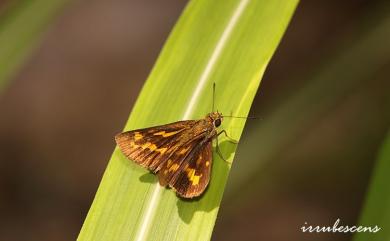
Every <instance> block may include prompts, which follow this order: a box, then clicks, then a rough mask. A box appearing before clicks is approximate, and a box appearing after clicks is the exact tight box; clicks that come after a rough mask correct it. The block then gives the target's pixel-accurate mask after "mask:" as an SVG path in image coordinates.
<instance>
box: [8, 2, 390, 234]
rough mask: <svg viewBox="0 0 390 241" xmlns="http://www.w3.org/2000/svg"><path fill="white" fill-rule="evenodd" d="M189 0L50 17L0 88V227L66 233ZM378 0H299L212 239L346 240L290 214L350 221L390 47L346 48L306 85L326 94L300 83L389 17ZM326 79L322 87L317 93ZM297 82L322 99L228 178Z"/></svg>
mask: <svg viewBox="0 0 390 241" xmlns="http://www.w3.org/2000/svg"><path fill="white" fill-rule="evenodd" d="M6 2H7V1H6ZM6 2H3V3H2V4H0V8H1V9H2V11H0V18H1V16H2V15H1V13H4V12H6V11H7V4H6ZM4 3H5V4H4ZM185 4H186V2H184V1H178V0H165V1H145V0H143V1H141V0H128V1H121V0H112V1H103V0H85V1H76V0H75V1H71V2H70V4H68V5H66V6H65V7H64V8H63V9H62V10H61V12H59V13H58V16H57V17H56V18H54V19H53V21H52V23H51V24H50V26H49V27H48V29H47V31H46V32H45V33H44V36H43V38H42V39H41V41H40V43H39V44H38V47H37V48H36V49H35V50H34V51H33V52H32V54H31V55H30V56H29V58H28V59H27V60H26V61H25V63H24V65H23V66H22V67H21V68H20V69H19V70H18V71H17V73H16V74H15V75H13V77H12V79H11V81H10V84H9V85H8V86H7V88H6V89H5V90H3V91H2V93H1V94H0V116H1V117H0V192H1V194H0V195H1V196H0V213H1V218H0V240H75V239H76V237H77V235H78V232H79V230H80V228H81V225H82V223H83V221H84V218H85V216H86V214H87V212H88V209H89V206H90V204H91V202H92V200H93V198H94V194H95V192H96V190H97V187H98V185H99V182H100V179H101V177H102V174H103V172H104V169H105V167H106V165H107V162H108V160H109V158H110V155H111V153H112V151H113V149H114V146H115V144H114V140H113V136H114V135H115V134H117V133H118V132H119V131H121V130H122V128H123V126H124V124H125V122H126V120H127V117H128V115H129V113H130V110H131V108H132V106H133V104H134V101H135V100H136V98H137V95H138V93H139V91H140V89H141V87H142V85H143V82H144V81H145V79H146V78H147V76H148V74H149V72H150V70H151V68H152V66H153V64H154V62H155V61H156V58H157V56H158V53H159V51H160V49H161V47H162V46H163V44H164V41H165V40H166V38H167V37H168V34H169V32H170V31H171V29H172V27H173V25H174V23H175V22H176V20H177V19H178V17H179V15H180V13H181V11H182V10H183V8H184V6H185ZM387 6H388V5H387V4H386V3H385V1H369V0H346V1H328V0H327V1H325V0H319V1H302V2H301V3H300V4H299V6H298V8H297V10H296V12H295V15H294V17H293V19H292V21H291V23H290V26H289V28H288V30H287V32H286V34H285V36H284V38H283V40H282V42H281V44H280V46H279V48H278V49H277V52H276V54H275V56H274V57H273V59H272V61H271V63H270V65H269V66H268V68H267V71H266V73H265V76H264V78H263V80H262V83H261V87H260V89H259V92H258V93H257V96H256V99H255V101H254V103H253V106H252V110H251V115H254V116H258V117H261V121H248V125H247V127H246V129H245V132H244V136H243V139H242V144H241V145H239V147H238V155H237V158H236V159H235V160H236V162H235V163H234V166H233V171H232V178H231V179H230V180H229V183H228V190H227V193H226V195H225V198H224V199H223V201H222V204H221V209H220V212H219V215H218V219H217V223H216V228H215V230H214V234H213V240H268V241H278V240H281V241H282V240H350V238H351V234H329V233H325V234H303V233H302V232H301V231H300V227H301V226H302V225H304V222H308V223H309V224H312V225H322V226H323V225H327V226H332V225H333V223H334V222H335V220H336V219H337V218H340V219H341V222H342V223H343V224H346V225H353V224H356V223H357V222H358V217H359V213H360V211H361V208H362V205H363V201H364V197H365V193H366V190H367V187H368V184H369V178H370V174H371V171H372V167H373V166H374V164H375V160H376V156H377V152H378V149H379V148H380V145H381V143H382V141H383V138H384V136H385V135H386V132H387V129H388V127H389V123H390V115H389V109H390V108H389V107H390V100H389V99H390V98H389V88H390V84H389V81H388V76H389V67H390V61H389V58H387V55H386V56H385V57H383V56H382V55H380V54H379V55H378V56H377V58H376V56H373V57H372V59H374V60H378V61H374V62H373V61H370V63H371V65H367V64H364V63H362V64H361V65H359V63H360V62H359V61H360V58H362V59H365V56H364V55H360V54H358V55H357V57H356V58H350V60H355V62H354V61H352V62H354V65H352V68H348V65H346V67H345V68H343V67H342V66H340V68H339V69H338V72H334V74H331V75H329V76H330V77H328V78H325V77H326V76H325V77H324V79H325V80H326V81H325V85H320V84H319V85H314V86H317V88H318V90H319V92H315V93H322V95H314V96H310V93H312V92H310V91H304V90H305V87H306V86H310V85H311V84H313V81H314V80H315V79H316V78H318V76H319V75H324V74H323V73H324V72H326V71H327V69H328V68H330V67H329V66H332V63H334V62H337V61H339V60H340V58H341V57H340V56H343V54H344V53H345V52H346V51H353V48H352V47H351V46H354V44H355V43H356V42H359V39H362V38H364V37H365V36H367V35H368V34H367V33H369V32H370V30H372V29H374V28H375V27H376V26H378V25H379V24H380V22H381V21H382V20H383V19H385V18H386V17H388V16H389V15H388V11H386V9H388V8H387ZM374 37H375V36H374ZM387 37H390V36H387ZM381 38H382V36H378V43H383V40H382V39H381ZM381 40H382V41H381ZM374 43H375V41H374ZM367 47H368V51H369V48H370V46H367ZM380 47H381V46H380ZM351 48H352V50H351ZM383 49H384V52H383V53H384V54H386V53H388V47H387V46H385V45H384V46H383ZM386 51H387V52H386ZM347 63H349V61H347ZM355 70H356V81H350V82H348V83H345V82H343V80H344V79H345V78H344V75H345V74H352V79H354V77H353V74H354V73H355ZM358 70H359V71H360V70H362V71H363V70H364V71H363V72H364V73H367V74H366V75H364V76H363V77H362V75H361V74H359V73H360V72H359V71H358ZM332 73H333V72H332ZM348 76H349V77H348V78H350V79H351V77H350V75H348ZM323 86H326V87H327V88H328V89H326V90H324V92H321V88H324V87H323ZM340 86H342V87H340ZM329 90H331V91H329ZM297 93H301V95H303V96H304V95H305V93H307V96H306V97H307V98H308V99H309V100H310V103H311V104H316V103H317V102H318V103H322V102H321V101H322V100H323V99H327V98H328V99H330V100H331V101H329V103H328V102H326V103H327V104H326V108H325V107H321V106H322V105H320V104H319V105H318V108H317V107H316V106H315V105H314V107H312V109H314V110H316V111H317V112H316V114H315V115H309V114H307V113H306V112H305V111H306V110H307V109H306V107H307V106H304V105H303V106H299V105H297V106H296V108H297V109H296V110H295V109H294V110H291V113H292V114H291V116H288V117H287V123H288V119H289V118H290V117H291V119H294V118H295V119H296V117H297V116H300V117H302V120H301V122H300V121H297V122H296V123H297V124H296V125H297V126H300V127H301V128H300V129H299V130H300V131H297V132H296V133H295V135H293V136H292V138H290V139H289V140H287V141H285V142H284V143H283V145H280V148H279V149H278V150H279V151H278V152H277V153H276V154H275V155H273V156H272V158H271V159H270V160H267V161H264V160H263V159H261V158H260V157H259V160H258V161H259V162H262V165H261V166H259V167H258V169H255V171H254V172H251V173H250V174H246V173H241V176H243V177H244V178H241V179H235V178H234V176H235V175H240V173H239V172H240V170H245V165H246V164H245V158H247V157H248V156H251V157H253V158H252V159H254V161H257V159H256V158H257V157H258V156H259V155H258V154H257V153H258V152H262V146H258V142H254V141H249V140H253V138H254V139H256V138H262V137H263V136H261V131H259V132H258V131H257V130H258V129H259V128H261V126H262V125H265V124H266V123H267V120H271V119H272V118H273V117H274V116H277V114H275V113H277V110H278V109H280V108H283V107H284V106H288V103H289V101H290V100H291V99H292V98H294V96H295V95H296V94H297ZM286 108H287V107H286ZM307 116H311V117H310V118H309V117H307ZM275 118H277V117H275ZM264 123H265V124H264ZM271 133H272V130H271ZM257 134H258V135H259V136H258V137H256V135H257ZM277 135H279V136H280V135H281V134H280V133H278V134H277ZM282 135H283V133H282ZM260 142H261V141H260ZM260 156H261V155H260ZM240 157H242V158H240ZM263 162H264V163H263ZM241 167H242V168H241ZM236 173H237V174H236ZM235 180H240V181H235ZM233 187H235V188H233ZM232 194H234V195H232Z"/></svg>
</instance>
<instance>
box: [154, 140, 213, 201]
mask: <svg viewBox="0 0 390 241" xmlns="http://www.w3.org/2000/svg"><path fill="white" fill-rule="evenodd" d="M191 144H192V145H189V146H183V147H182V148H180V149H179V150H177V151H176V152H175V154H176V155H181V157H182V158H176V159H173V160H180V161H172V162H169V160H168V162H167V163H166V165H165V166H164V167H163V168H162V169H161V170H160V171H159V173H158V176H159V181H160V183H161V184H162V185H164V184H165V185H166V184H169V186H170V187H171V188H173V189H175V190H176V192H177V193H178V195H179V196H181V197H185V198H192V197H197V196H199V195H200V194H202V193H203V191H204V190H205V189H206V187H207V185H208V183H209V181H210V171H211V164H212V142H211V140H208V141H205V142H198V141H194V142H193V143H191Z"/></svg>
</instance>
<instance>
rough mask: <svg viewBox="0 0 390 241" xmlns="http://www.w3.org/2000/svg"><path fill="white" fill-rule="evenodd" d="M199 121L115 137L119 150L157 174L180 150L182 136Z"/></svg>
mask: <svg viewBox="0 0 390 241" xmlns="http://www.w3.org/2000/svg"><path fill="white" fill-rule="evenodd" d="M196 122H197V121H195V120H187V121H178V122H174V123H171V124H167V125H162V126H156V127H150V128H145V129H138V130H133V131H127V132H123V133H120V134H118V135H116V136H115V141H116V143H117V144H118V146H119V149H120V150H121V151H122V152H123V153H124V154H125V156H126V157H127V158H129V159H131V160H133V161H134V162H136V163H138V164H139V165H141V166H143V167H145V168H148V169H149V170H151V171H153V172H157V171H158V168H159V167H160V166H161V165H162V164H163V163H165V162H166V161H167V159H168V158H169V157H170V156H171V155H172V153H174V152H175V150H177V149H178V148H179V145H180V144H181V141H182V136H183V134H185V132H188V130H189V129H191V128H192V127H193V126H194V125H195V124H196Z"/></svg>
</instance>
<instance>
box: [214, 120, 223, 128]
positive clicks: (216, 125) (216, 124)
mask: <svg viewBox="0 0 390 241" xmlns="http://www.w3.org/2000/svg"><path fill="white" fill-rule="evenodd" d="M214 125H215V127H218V126H220V125H221V119H216V120H215V121H214Z"/></svg>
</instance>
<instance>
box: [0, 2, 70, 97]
mask: <svg viewBox="0 0 390 241" xmlns="http://www.w3.org/2000/svg"><path fill="white" fill-rule="evenodd" d="M66 2H68V0H52V1H46V0H28V1H18V3H15V2H10V3H9V5H5V7H6V9H4V10H3V12H2V13H1V14H2V15H1V17H0V90H2V89H3V88H4V87H5V86H6V83H7V81H8V80H9V78H10V77H11V76H12V74H13V73H14V72H15V71H16V70H17V69H18V67H19V66H20V65H21V64H22V63H23V61H24V59H25V58H26V57H27V56H28V55H29V53H30V52H31V49H32V47H33V46H34V45H35V44H36V42H37V39H39V38H38V37H39V36H40V34H41V33H42V31H43V30H44V29H45V27H46V26H47V25H48V23H49V21H50V20H51V19H52V18H53V17H54V16H55V14H56V13H58V11H59V9H61V7H63V6H64V4H65V3H66Z"/></svg>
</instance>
